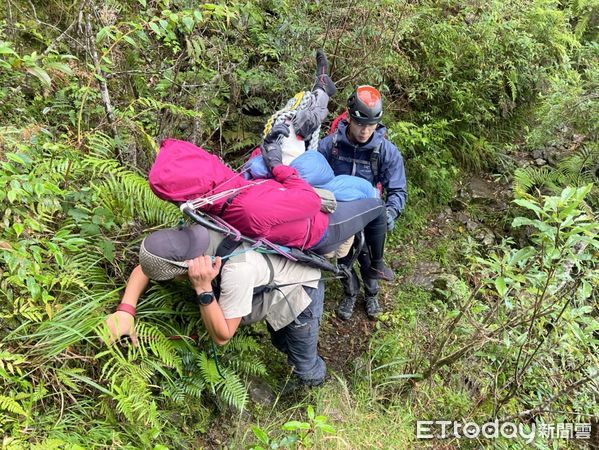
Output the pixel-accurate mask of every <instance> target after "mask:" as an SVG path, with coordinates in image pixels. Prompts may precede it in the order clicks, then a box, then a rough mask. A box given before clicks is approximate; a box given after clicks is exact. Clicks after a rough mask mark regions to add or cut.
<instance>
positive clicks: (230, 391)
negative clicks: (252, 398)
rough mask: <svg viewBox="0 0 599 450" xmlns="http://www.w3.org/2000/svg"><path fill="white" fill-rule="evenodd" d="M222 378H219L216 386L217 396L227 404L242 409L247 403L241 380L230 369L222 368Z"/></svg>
mask: <svg viewBox="0 0 599 450" xmlns="http://www.w3.org/2000/svg"><path fill="white" fill-rule="evenodd" d="M223 374H224V376H225V378H224V380H223V379H221V381H220V382H219V386H218V396H219V397H220V398H221V399H222V400H224V401H225V402H226V403H227V404H228V405H229V406H232V407H233V408H237V409H244V408H245V405H246V403H247V396H248V394H247V390H246V388H245V386H244V384H243V382H242V381H241V380H240V379H239V377H238V376H237V375H236V374H235V373H233V372H232V371H230V370H228V369H225V370H224V373H223Z"/></svg>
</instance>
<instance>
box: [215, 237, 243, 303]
mask: <svg viewBox="0 0 599 450" xmlns="http://www.w3.org/2000/svg"><path fill="white" fill-rule="evenodd" d="M241 243H242V241H241V239H240V240H238V241H236V240H235V239H233V238H232V237H231V236H227V237H225V238H224V239H223V240H222V241H221V243H220V244H218V247H217V248H216V252H215V254H214V256H220V257H221V258H223V257H225V256H229V255H230V254H231V253H233V252H234V251H235V249H236V248H237V247H239V246H240V245H241ZM227 261H228V260H226V259H225V260H224V261H223V263H222V264H221V266H220V271H219V272H218V275H217V276H216V277H215V278H214V279H213V280H212V292H214V295H215V297H216V298H217V299H218V298H219V297H220V275H221V273H222V271H223V267H224V265H225V263H226V262H227Z"/></svg>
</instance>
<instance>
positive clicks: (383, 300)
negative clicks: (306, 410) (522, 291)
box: [319, 176, 511, 376]
mask: <svg viewBox="0 0 599 450" xmlns="http://www.w3.org/2000/svg"><path fill="white" fill-rule="evenodd" d="M510 199H511V191H510V185H509V183H507V182H505V181H499V180H497V179H496V178H493V177H491V176H484V177H481V176H470V177H469V178H468V179H465V180H463V181H462V183H461V185H460V186H458V189H457V191H456V195H455V197H454V199H453V200H452V201H451V204H450V206H448V207H446V208H445V209H444V210H442V211H441V212H439V213H436V214H431V215H430V217H429V218H428V222H427V223H426V225H425V226H424V228H423V229H422V230H420V231H419V232H418V233H417V238H416V239H414V240H409V241H407V242H399V243H398V244H397V245H388V246H387V260H388V261H389V262H390V263H391V265H392V267H393V268H394V269H395V271H396V273H398V276H397V278H396V280H395V281H394V282H393V283H382V284H381V291H380V294H379V301H380V304H381V306H382V308H383V310H385V311H389V310H391V309H393V305H392V302H393V301H394V299H395V295H394V294H395V293H396V291H397V290H400V289H401V286H404V285H406V284H411V285H416V286H419V287H422V288H424V289H427V290H432V289H434V287H435V284H436V282H437V280H442V279H443V278H444V277H445V276H447V275H448V274H450V270H451V268H450V267H449V266H451V265H452V258H456V257H459V251H458V249H457V248H455V247H456V244H457V243H458V242H460V241H463V240H464V239H466V238H467V236H470V237H472V239H473V240H474V241H476V242H477V243H480V244H481V245H485V246H488V245H491V244H493V243H494V242H496V240H497V239H498V238H499V236H502V235H505V233H504V229H505V227H506V226H507V225H509V224H506V223H505V222H504V220H503V219H504V218H505V217H506V211H507V208H508V206H509V202H510ZM452 247H453V248H452ZM449 253H453V255H450V254H449ZM336 284H338V286H336V287H333V289H329V287H328V286H327V294H328V293H329V292H330V293H331V294H330V295H327V298H326V300H325V320H324V321H323V325H322V333H321V337H320V343H319V350H320V354H321V355H322V357H323V358H324V360H325V361H326V363H327V366H328V367H329V369H330V370H332V371H334V372H337V373H340V374H344V375H346V376H347V375H348V374H349V371H351V369H352V366H351V364H348V362H351V361H354V360H356V359H357V358H358V357H360V356H361V355H363V354H364V353H365V352H366V350H367V348H368V345H369V341H370V337H371V335H372V333H373V332H374V331H375V330H376V329H377V328H378V327H384V326H386V325H385V316H384V315H383V317H382V320H381V321H373V320H369V319H368V317H367V316H366V312H365V310H364V296H363V291H362V293H361V294H360V296H359V297H358V302H357V303H356V307H355V310H354V314H353V316H352V317H351V318H350V319H349V320H347V321H344V320H340V319H338V318H337V317H336V316H335V309H336V307H337V304H338V303H339V301H340V300H341V299H342V298H343V290H342V289H341V285H340V283H336Z"/></svg>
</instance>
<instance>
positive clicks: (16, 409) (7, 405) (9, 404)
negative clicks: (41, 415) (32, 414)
mask: <svg viewBox="0 0 599 450" xmlns="http://www.w3.org/2000/svg"><path fill="white" fill-rule="evenodd" d="M0 410H3V411H8V412H11V413H13V414H20V415H22V416H27V413H26V412H25V410H24V409H23V407H22V406H21V404H20V403H19V402H17V401H16V400H14V399H12V398H10V397H6V396H4V395H0Z"/></svg>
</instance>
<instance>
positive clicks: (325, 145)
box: [318, 135, 333, 163]
mask: <svg viewBox="0 0 599 450" xmlns="http://www.w3.org/2000/svg"><path fill="white" fill-rule="evenodd" d="M332 150H333V136H332V135H329V136H327V137H325V138H324V139H321V140H320V141H319V142H318V151H319V152H320V153H321V154H322V155H324V157H325V158H326V159H327V161H328V162H329V163H330V162H331V151H332Z"/></svg>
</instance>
